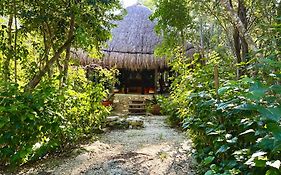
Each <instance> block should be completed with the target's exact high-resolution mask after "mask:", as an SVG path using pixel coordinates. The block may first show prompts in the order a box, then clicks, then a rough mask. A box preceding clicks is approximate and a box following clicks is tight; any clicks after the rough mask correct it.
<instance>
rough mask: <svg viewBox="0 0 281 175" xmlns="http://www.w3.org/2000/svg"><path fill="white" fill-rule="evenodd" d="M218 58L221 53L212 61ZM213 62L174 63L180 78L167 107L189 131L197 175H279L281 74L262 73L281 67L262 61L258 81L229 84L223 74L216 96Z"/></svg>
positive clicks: (169, 112) (278, 64) (173, 88)
mask: <svg viewBox="0 0 281 175" xmlns="http://www.w3.org/2000/svg"><path fill="white" fill-rule="evenodd" d="M216 57H219V54H216V53H215V54H213V57H212V59H217V58H216ZM212 59H211V60H209V61H208V62H207V64H201V63H198V60H196V58H195V59H194V60H193V61H192V62H188V61H186V60H184V59H181V58H179V59H177V60H175V62H174V63H173V66H174V70H175V71H176V73H175V74H176V75H177V76H176V77H175V78H174V82H173V85H172V87H171V90H172V91H171V95H170V97H169V99H167V100H166V102H165V101H164V102H163V103H162V105H163V106H164V107H162V109H165V113H166V114H168V115H169V118H170V121H172V122H174V123H175V124H177V123H181V124H183V128H185V129H188V131H189V135H190V138H191V139H192V141H193V143H194V147H195V149H196V152H195V154H194V156H195V157H196V159H197V161H198V164H199V165H198V174H206V175H208V174H255V175H256V174H280V173H281V171H280V163H281V162H280V157H281V138H280V133H281V123H280V119H281V106H280V103H281V96H280V94H281V93H280V92H281V85H280V83H279V82H280V77H281V76H280V71H275V73H268V74H266V72H265V71H264V70H263V69H265V68H266V69H268V66H270V65H269V63H270V64H273V65H274V69H276V70H280V68H281V67H280V62H278V61H276V60H275V59H272V58H266V59H263V60H261V61H260V62H259V63H258V64H257V65H258V66H259V68H260V69H259V70H260V72H258V76H257V77H259V78H256V79H253V78H247V77H245V78H242V79H240V80H238V81H227V80H225V79H230V78H227V77H225V76H228V75H223V74H222V77H221V82H223V85H222V86H221V88H219V90H218V94H217V93H216V92H215V89H214V88H213V82H212V81H210V80H211V79H213V67H214V63H215V62H214V61H213V60H212ZM179 66H181V68H182V69H178V67H179ZM277 67H278V68H277ZM220 71H221V70H220ZM260 73H261V75H259V74H260ZM231 76H232V75H231Z"/></svg>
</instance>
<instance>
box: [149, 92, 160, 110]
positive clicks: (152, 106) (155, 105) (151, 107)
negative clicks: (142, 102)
mask: <svg viewBox="0 0 281 175" xmlns="http://www.w3.org/2000/svg"><path fill="white" fill-rule="evenodd" d="M147 109H148V112H149V113H151V114H153V115H160V114H161V107H160V104H159V103H158V100H157V98H156V96H155V95H153V97H152V99H151V100H148V103H147Z"/></svg>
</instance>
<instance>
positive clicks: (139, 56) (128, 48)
mask: <svg viewBox="0 0 281 175" xmlns="http://www.w3.org/2000/svg"><path fill="white" fill-rule="evenodd" d="M126 10H127V15H126V16H125V17H124V18H123V20H120V21H115V22H114V23H115V24H116V25H117V27H116V28H114V29H112V31H111V33H112V39H111V40H110V41H108V42H107V47H105V48H104V49H103V50H102V51H103V58H102V59H94V58H90V56H89V55H88V53H86V52H85V51H83V50H81V49H78V50H75V56H74V57H76V58H77V57H78V58H79V60H80V63H81V64H82V65H89V64H92V63H94V64H98V65H101V66H105V67H116V68H118V69H129V70H134V71H136V70H142V69H164V68H168V61H167V60H166V59H165V58H156V57H154V49H155V48H156V46H157V45H158V44H160V42H161V40H162V38H161V37H160V36H158V35H157V34H156V33H155V31H154V27H155V25H156V22H155V21H151V20H150V19H149V16H150V15H151V14H152V11H151V10H150V9H148V8H147V7H145V6H143V5H141V4H140V3H137V4H135V5H133V6H130V7H127V8H126ZM186 51H187V55H189V56H191V57H192V55H193V54H194V53H195V52H196V50H195V48H194V47H193V45H192V44H190V43H187V46H186Z"/></svg>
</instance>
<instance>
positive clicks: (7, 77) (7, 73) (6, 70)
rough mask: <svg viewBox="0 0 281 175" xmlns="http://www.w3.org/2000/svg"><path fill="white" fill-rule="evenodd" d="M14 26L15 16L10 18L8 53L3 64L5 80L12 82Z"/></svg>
mask: <svg viewBox="0 0 281 175" xmlns="http://www.w3.org/2000/svg"><path fill="white" fill-rule="evenodd" d="M12 24H13V15H10V16H9V21H8V53H7V54H6V59H5V60H4V63H3V75H4V80H5V81H9V80H10V61H11V59H12V55H13V51H12Z"/></svg>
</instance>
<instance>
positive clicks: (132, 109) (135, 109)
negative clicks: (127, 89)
mask: <svg viewBox="0 0 281 175" xmlns="http://www.w3.org/2000/svg"><path fill="white" fill-rule="evenodd" d="M139 110H142V111H145V108H129V111H139Z"/></svg>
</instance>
